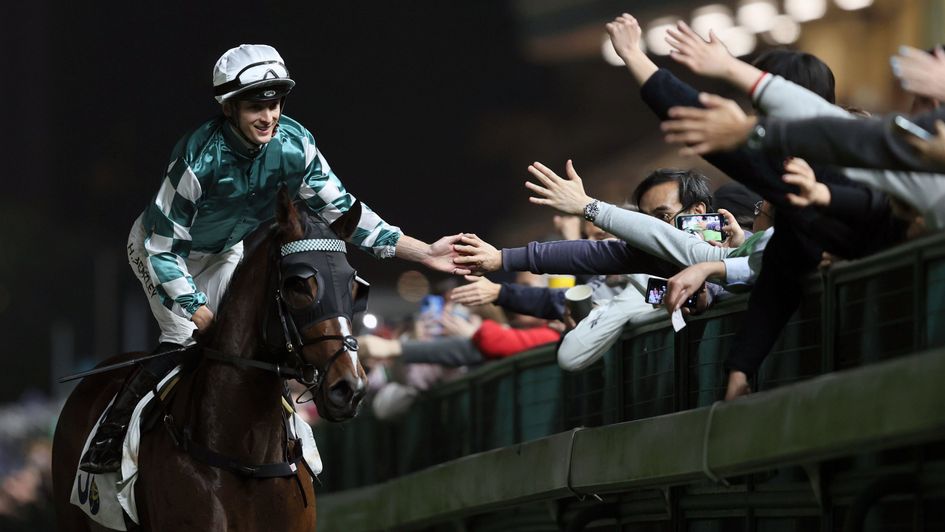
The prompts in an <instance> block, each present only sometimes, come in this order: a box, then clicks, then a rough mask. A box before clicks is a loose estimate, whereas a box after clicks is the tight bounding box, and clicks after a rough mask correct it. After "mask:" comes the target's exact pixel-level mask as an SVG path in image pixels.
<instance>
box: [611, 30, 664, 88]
mask: <svg viewBox="0 0 945 532" xmlns="http://www.w3.org/2000/svg"><path fill="white" fill-rule="evenodd" d="M607 33H609V34H610V42H611V43H613V45H614V50H615V51H616V52H617V55H618V56H620V58H621V59H623V62H624V63H626V64H627V69H628V70H630V73H631V74H633V77H634V78H636V80H637V83H639V84H641V85H642V84H644V83H646V80H648V79H650V76H652V75H653V74H654V73H656V71H657V70H659V67H658V66H656V63H654V62H653V61H651V60H650V58H649V57H647V56H646V54H645V53H644V52H643V48H641V47H640V36H641V35H642V34H643V30H641V29H640V23H639V22H637V19H635V18H633V17H632V16H630V15H629V14H627V13H624V14H622V15H620V16H619V17H617V18H616V19H614V21H613V22H609V23H607Z"/></svg>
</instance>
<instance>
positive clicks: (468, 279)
mask: <svg viewBox="0 0 945 532" xmlns="http://www.w3.org/2000/svg"><path fill="white" fill-rule="evenodd" d="M466 280H467V281H470V282H473V283H476V282H479V281H480V280H482V277H476V276H473V275H467V276H466ZM464 286H469V285H464ZM460 288H463V287H462V286H461V287H460Z"/></svg>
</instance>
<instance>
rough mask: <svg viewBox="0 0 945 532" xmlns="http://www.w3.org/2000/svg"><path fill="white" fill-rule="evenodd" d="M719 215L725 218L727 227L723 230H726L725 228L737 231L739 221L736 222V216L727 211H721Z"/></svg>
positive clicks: (723, 227)
mask: <svg viewBox="0 0 945 532" xmlns="http://www.w3.org/2000/svg"><path fill="white" fill-rule="evenodd" d="M719 214H721V215H722V217H723V218H725V225H724V226H722V229H723V230H725V228H726V227H728V228H729V231H735V227H736V226H737V225H738V221H737V220H735V215H734V214H732V213H730V212H729V211H728V210H727V209H719Z"/></svg>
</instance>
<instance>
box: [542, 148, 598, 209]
mask: <svg viewBox="0 0 945 532" xmlns="http://www.w3.org/2000/svg"><path fill="white" fill-rule="evenodd" d="M565 169H566V170H567V173H568V177H569V179H562V178H561V177H558V174H556V173H554V172H552V171H551V169H550V168H548V167H547V166H545V165H543V164H541V163H539V162H536V163H534V164H532V165H531V166H529V167H528V172H529V173H531V174H532V175H533V176H535V178H536V179H538V181H539V182H540V183H541V186H539V185H536V184H535V183H532V182H531V181H526V182H525V187H526V188H528V189H529V190H531V191H532V192H534V193H536V194H538V196H539V197H534V196H533V197H530V198H528V201H530V202H532V203H534V204H536V205H547V206H549V207H552V208H555V209H558V210H559V211H561V212H563V213H565V214H574V215H579V214H583V213H584V207H585V206H586V205H587V204H588V203H590V202H592V201H594V200H593V198H591V197H590V196H588V195H587V194H585V193H584V182H583V181H581V177H580V176H579V175H578V174H577V172H576V171H575V170H574V165H573V164H572V163H571V159H568V162H567V164H566V165H565Z"/></svg>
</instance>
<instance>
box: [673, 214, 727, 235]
mask: <svg viewBox="0 0 945 532" xmlns="http://www.w3.org/2000/svg"><path fill="white" fill-rule="evenodd" d="M724 224H725V220H724V218H723V216H722V215H721V214H719V213H717V212H708V213H706V214H680V215H678V216H676V229H679V230H681V231H685V232H687V233H689V234H692V235H696V236H698V237H699V238H701V239H702V240H705V241H707V242H708V241H713V242H721V241H722V240H724V239H725V233H723V232H722V226H723V225H724Z"/></svg>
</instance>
